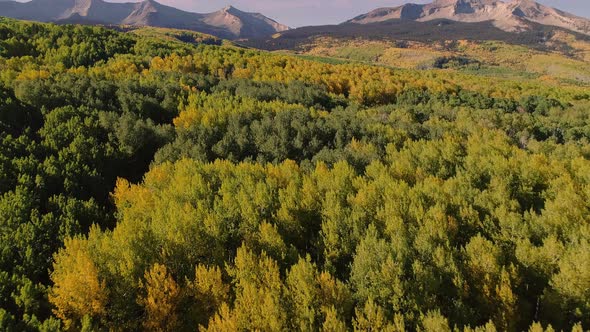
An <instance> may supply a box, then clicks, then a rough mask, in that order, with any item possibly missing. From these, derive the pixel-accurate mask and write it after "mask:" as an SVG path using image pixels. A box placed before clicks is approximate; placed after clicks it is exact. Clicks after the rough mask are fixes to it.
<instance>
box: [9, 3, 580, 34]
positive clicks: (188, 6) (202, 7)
mask: <svg viewBox="0 0 590 332" xmlns="http://www.w3.org/2000/svg"><path fill="white" fill-rule="evenodd" d="M21 1H22V0H21ZM107 1H111V2H133V1H134V0H107ZM156 1H158V2H160V3H163V4H166V5H169V6H173V7H177V8H180V9H183V10H187V11H192V12H198V13H206V12H212V11H216V10H219V9H221V8H223V7H226V6H228V5H232V6H234V7H236V8H238V9H240V10H243V11H249V12H260V13H262V14H264V15H266V16H268V17H270V18H273V19H275V20H276V21H278V22H280V23H283V24H286V25H288V26H290V27H293V28H295V27H301V26H306V25H322V24H337V23H342V22H344V21H346V20H348V19H351V18H353V17H355V16H357V15H360V14H364V13H366V12H368V11H370V10H373V9H375V8H378V7H390V6H398V5H400V4H403V3H407V2H414V3H428V2H432V0H412V1H408V0H156ZM537 1H538V2H540V3H543V4H546V5H549V6H552V7H555V8H558V9H561V10H564V11H566V12H570V13H572V14H575V15H578V16H582V17H588V18H590V0H537Z"/></svg>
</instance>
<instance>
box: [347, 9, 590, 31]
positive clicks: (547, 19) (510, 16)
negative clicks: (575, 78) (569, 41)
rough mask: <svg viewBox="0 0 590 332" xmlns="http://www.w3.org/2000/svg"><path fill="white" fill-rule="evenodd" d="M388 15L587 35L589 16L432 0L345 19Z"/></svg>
mask: <svg viewBox="0 0 590 332" xmlns="http://www.w3.org/2000/svg"><path fill="white" fill-rule="evenodd" d="M391 19H403V20H413V21H421V22H425V21H432V20H437V19H447V20H452V21H458V22H470V23H474V22H487V21H489V22H492V24H493V25H494V26H495V27H497V28H499V29H502V30H504V31H509V32H522V31H530V30H533V29H534V28H535V25H534V24H532V23H537V24H541V25H548V26H556V27H560V28H564V29H567V30H571V31H575V32H579V33H583V34H586V35H590V20H588V19H585V18H582V17H578V16H575V15H572V14H569V13H566V12H563V11H561V10H558V9H555V8H551V7H548V6H544V5H542V4H539V3H537V2H535V1H533V0H512V1H500V0H436V1H434V2H432V3H430V4H424V5H418V4H413V3H409V4H405V5H402V6H398V7H387V8H379V9H375V10H373V11H371V12H369V13H367V14H363V15H360V16H357V17H355V18H353V19H352V20H349V21H347V22H345V23H357V24H368V23H377V22H384V21H387V20H391Z"/></svg>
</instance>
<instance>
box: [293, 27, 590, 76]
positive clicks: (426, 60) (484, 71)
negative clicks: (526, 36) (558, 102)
mask: <svg viewBox="0 0 590 332" xmlns="http://www.w3.org/2000/svg"><path fill="white" fill-rule="evenodd" d="M555 38H560V39H561V40H560V41H565V42H566V43H567V45H568V47H569V48H568V49H567V54H566V52H558V51H542V50H536V49H532V48H529V47H525V46H519V45H511V44H508V43H504V42H500V41H485V42H476V41H466V40H461V41H457V42H434V43H425V42H414V41H412V42H404V43H403V44H401V43H398V42H390V41H368V40H362V39H354V40H344V39H336V38H331V37H320V38H315V39H314V40H313V41H312V42H310V43H308V44H306V45H303V46H302V47H300V48H299V49H298V50H296V53H300V54H305V55H310V56H315V57H327V58H334V59H341V60H348V61H354V62H363V63H373V64H380V65H385V66H391V67H397V68H407V69H415V68H431V67H432V65H433V63H434V62H435V60H436V59H437V58H441V57H462V58H467V59H470V60H473V61H474V62H477V63H480V64H481V65H480V66H478V68H477V70H474V68H473V67H470V66H466V67H465V68H454V69H459V70H467V71H469V72H470V73H472V74H481V75H486V76H490V75H491V76H501V77H514V76H517V77H525V78H536V77H539V78H541V79H544V80H556V81H561V82H566V81H567V82H570V83H572V82H575V83H576V84H581V85H588V84H590V43H588V42H586V41H580V40H576V39H575V38H574V37H573V36H571V35H567V34H563V35H556V37H555ZM550 43H551V41H548V44H550Z"/></svg>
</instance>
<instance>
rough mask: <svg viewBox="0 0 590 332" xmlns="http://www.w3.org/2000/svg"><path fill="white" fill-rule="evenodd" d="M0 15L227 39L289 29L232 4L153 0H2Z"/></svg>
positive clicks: (0, 2) (257, 36)
mask: <svg viewBox="0 0 590 332" xmlns="http://www.w3.org/2000/svg"><path fill="white" fill-rule="evenodd" d="M0 15H1V16H7V17H12V18H17V19H25V20H33V21H42V22H56V23H78V24H105V25H132V26H154V27H164V28H176V29H187V30H194V31H199V32H203V33H208V34H212V35H215V36H218V37H221V38H227V39H243V38H261V37H264V36H267V35H272V34H273V33H276V32H281V31H285V30H288V29H289V27H287V26H285V25H283V24H280V23H278V22H276V21H274V20H272V19H270V18H268V17H266V16H264V15H262V14H259V13H247V12H243V11H240V10H238V9H236V8H234V7H231V6H229V7H226V8H223V9H221V10H219V11H216V12H213V13H207V14H200V13H192V12H187V11H183V10H180V9H177V8H174V7H170V6H166V5H163V4H160V3H158V2H156V1H154V0H144V1H142V2H135V3H133V2H129V3H111V2H106V1H103V0H32V1H29V2H25V3H20V2H16V1H10V0H8V1H7V0H0Z"/></svg>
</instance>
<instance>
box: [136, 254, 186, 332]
mask: <svg viewBox="0 0 590 332" xmlns="http://www.w3.org/2000/svg"><path fill="white" fill-rule="evenodd" d="M143 288H144V289H145V293H146V294H145V296H143V297H141V298H140V299H138V303H139V304H141V305H142V306H143V307H144V310H145V312H146V318H145V320H144V321H143V324H142V325H143V326H144V327H145V328H146V330H148V331H154V332H156V331H158V332H159V331H161V332H165V331H174V330H175V328H176V327H177V325H178V314H177V312H176V310H177V309H178V305H179V302H180V288H179V286H178V285H177V284H176V282H175V281H174V279H173V278H172V276H171V275H170V274H169V273H168V270H167V269H166V266H164V265H161V264H154V266H152V268H151V269H150V270H149V271H146V272H145V284H144V285H143Z"/></svg>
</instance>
